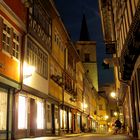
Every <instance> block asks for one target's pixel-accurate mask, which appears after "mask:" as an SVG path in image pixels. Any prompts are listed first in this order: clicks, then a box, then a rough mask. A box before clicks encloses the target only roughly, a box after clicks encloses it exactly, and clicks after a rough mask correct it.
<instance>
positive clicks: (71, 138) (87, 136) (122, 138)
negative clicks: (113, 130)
mask: <svg viewBox="0 0 140 140" xmlns="http://www.w3.org/2000/svg"><path fill="white" fill-rule="evenodd" d="M66 139H67V140H79V139H80V140H138V139H135V138H133V137H130V136H128V135H109V134H92V133H80V134H67V135H64V136H47V137H38V138H25V139H20V140H66Z"/></svg>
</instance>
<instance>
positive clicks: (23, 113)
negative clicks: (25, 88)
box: [18, 96, 27, 129]
mask: <svg viewBox="0 0 140 140" xmlns="http://www.w3.org/2000/svg"><path fill="white" fill-rule="evenodd" d="M25 128H27V109H26V97H24V96H19V100H18V129H25Z"/></svg>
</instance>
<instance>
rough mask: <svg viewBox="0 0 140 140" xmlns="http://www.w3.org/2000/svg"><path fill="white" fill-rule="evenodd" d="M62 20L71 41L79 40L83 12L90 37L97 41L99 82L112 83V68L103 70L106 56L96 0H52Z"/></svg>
mask: <svg viewBox="0 0 140 140" xmlns="http://www.w3.org/2000/svg"><path fill="white" fill-rule="evenodd" d="M54 1H55V3H56V7H57V9H58V11H59V13H60V16H61V18H62V21H63V22H64V25H65V27H66V29H67V31H68V32H69V34H70V36H71V39H72V41H77V40H79V36H80V29H81V22H82V17H83V13H84V14H85V16H86V20H87V26H88V30H89V35H90V39H91V40H93V41H96V43H97V62H98V74H99V84H100V85H102V84H105V83H112V82H113V81H114V78H113V69H110V70H103V68H102V62H103V59H104V58H105V57H106V54H105V46H104V42H103V35H102V29H101V22H100V15H99V11H98V0H54Z"/></svg>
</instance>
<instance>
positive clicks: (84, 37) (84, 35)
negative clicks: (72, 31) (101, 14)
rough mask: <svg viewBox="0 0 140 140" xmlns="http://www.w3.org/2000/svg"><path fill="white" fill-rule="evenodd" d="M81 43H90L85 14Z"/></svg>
mask: <svg viewBox="0 0 140 140" xmlns="http://www.w3.org/2000/svg"><path fill="white" fill-rule="evenodd" d="M79 41H90V38H89V32H88V27H87V22H86V17H85V14H83V19H82V24H81V31H80V38H79Z"/></svg>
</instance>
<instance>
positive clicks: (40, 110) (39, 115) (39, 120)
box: [37, 101, 44, 129]
mask: <svg viewBox="0 0 140 140" xmlns="http://www.w3.org/2000/svg"><path fill="white" fill-rule="evenodd" d="M43 114H44V109H43V103H42V102H40V101H37V129H43V128H44V115H43Z"/></svg>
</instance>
